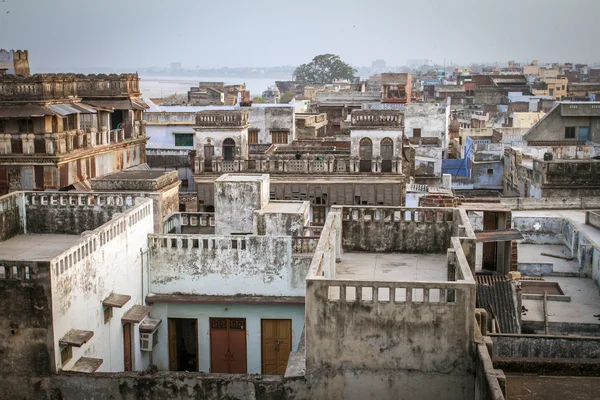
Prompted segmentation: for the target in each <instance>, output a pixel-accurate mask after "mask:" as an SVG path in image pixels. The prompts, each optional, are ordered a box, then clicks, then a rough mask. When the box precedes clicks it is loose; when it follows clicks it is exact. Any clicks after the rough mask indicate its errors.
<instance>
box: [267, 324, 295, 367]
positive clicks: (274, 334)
mask: <svg viewBox="0 0 600 400" xmlns="http://www.w3.org/2000/svg"><path fill="white" fill-rule="evenodd" d="M291 351H292V320H291V319H263V320H262V373H263V374H264V375H284V374H285V370H286V368H287V363H288V359H289V357H290V352H291Z"/></svg>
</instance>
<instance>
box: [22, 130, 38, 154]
mask: <svg viewBox="0 0 600 400" xmlns="http://www.w3.org/2000/svg"><path fill="white" fill-rule="evenodd" d="M21 140H22V142H23V154H29V155H31V154H35V146H34V144H33V141H34V140H35V135H34V134H33V133H25V134H22V135H21Z"/></svg>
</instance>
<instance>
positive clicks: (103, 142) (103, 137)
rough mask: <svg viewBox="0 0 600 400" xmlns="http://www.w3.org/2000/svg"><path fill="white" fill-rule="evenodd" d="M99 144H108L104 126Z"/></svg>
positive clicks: (106, 131)
mask: <svg viewBox="0 0 600 400" xmlns="http://www.w3.org/2000/svg"><path fill="white" fill-rule="evenodd" d="M100 137H101V143H100V144H108V137H109V136H108V128H107V127H106V126H103V127H102V134H101V135H100Z"/></svg>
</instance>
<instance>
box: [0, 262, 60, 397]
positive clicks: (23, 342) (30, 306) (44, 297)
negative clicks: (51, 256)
mask: <svg viewBox="0 0 600 400" xmlns="http://www.w3.org/2000/svg"><path fill="white" fill-rule="evenodd" d="M0 266H4V267H5V268H7V269H8V271H7V273H11V272H12V267H13V266H16V267H17V268H19V276H20V277H19V278H18V279H14V278H12V277H10V276H7V278H6V279H0V316H2V317H1V318H0V382H1V383H0V384H1V386H2V394H1V395H0V397H3V398H12V399H17V398H32V399H33V398H41V397H39V394H35V390H36V389H39V383H38V382H39V377H44V376H48V375H49V374H50V373H51V372H53V371H55V368H54V355H53V349H52V347H51V345H50V344H51V343H52V337H53V335H52V295H51V292H50V268H49V267H50V266H49V263H47V262H27V263H24V262H14V261H12V262H6V261H3V260H2V256H1V255H0ZM25 267H28V268H29V274H30V278H29V279H25V276H24V272H25V271H24V269H25Z"/></svg>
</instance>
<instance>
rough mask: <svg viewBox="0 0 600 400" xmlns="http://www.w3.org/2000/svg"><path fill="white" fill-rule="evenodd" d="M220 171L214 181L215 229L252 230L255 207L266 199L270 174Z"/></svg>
mask: <svg viewBox="0 0 600 400" xmlns="http://www.w3.org/2000/svg"><path fill="white" fill-rule="evenodd" d="M244 177H246V178H248V177H249V176H248V175H244V176H242V177H241V178H240V177H236V176H235V175H222V176H221V177H220V178H219V179H217V180H216V181H215V186H214V188H215V196H214V199H215V200H214V201H215V203H214V204H215V233H216V234H217V235H229V234H231V233H250V232H253V230H254V211H256V210H261V209H262V208H263V207H264V206H266V204H267V202H268V201H269V176H268V175H260V176H259V175H251V178H248V179H245V178H244Z"/></svg>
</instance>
